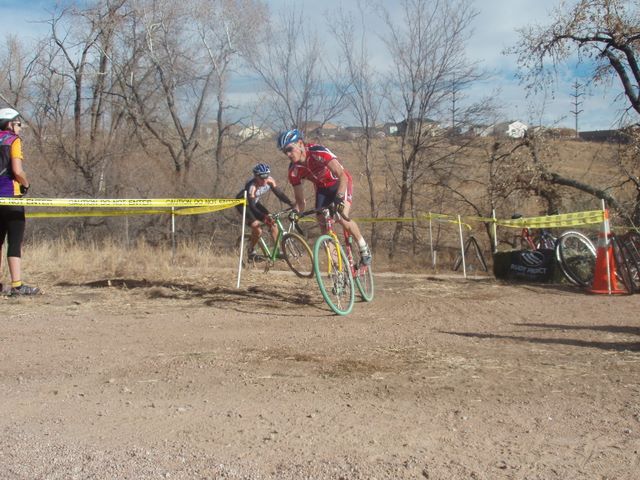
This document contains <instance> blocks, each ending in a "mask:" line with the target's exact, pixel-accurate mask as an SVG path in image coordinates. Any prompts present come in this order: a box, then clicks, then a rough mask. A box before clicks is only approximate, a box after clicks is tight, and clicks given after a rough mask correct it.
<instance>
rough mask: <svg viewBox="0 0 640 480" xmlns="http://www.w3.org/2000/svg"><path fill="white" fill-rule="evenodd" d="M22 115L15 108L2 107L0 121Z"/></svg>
mask: <svg viewBox="0 0 640 480" xmlns="http://www.w3.org/2000/svg"><path fill="white" fill-rule="evenodd" d="M19 116H20V113H19V112H18V111H16V110H14V109H13V108H0V121H2V120H13V119H14V118H17V117H19Z"/></svg>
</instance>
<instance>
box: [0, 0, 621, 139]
mask: <svg viewBox="0 0 640 480" xmlns="http://www.w3.org/2000/svg"><path fill="white" fill-rule="evenodd" d="M55 3H56V2H55V1H52V0H0V8H1V9H2V12H3V14H2V15H1V16H0V28H2V32H3V33H5V34H8V33H13V34H17V35H19V36H21V37H32V36H35V35H36V34H37V33H38V30H39V29H42V28H43V27H42V24H39V23H37V22H38V20H43V19H45V18H47V11H49V10H51V9H52V8H53V7H54V5H55ZM267 3H268V4H270V6H271V8H272V10H273V11H278V10H279V9H281V8H282V6H283V5H291V0H267ZM381 3H383V4H384V5H385V6H387V8H392V7H393V6H395V5H397V1H396V0H381ZM559 3H560V0H476V3H475V8H476V9H477V10H478V11H479V15H478V16H477V17H476V19H475V22H474V25H473V28H474V34H473V38H472V41H471V43H470V45H469V48H468V56H469V58H470V59H472V60H478V61H481V65H482V66H483V67H484V68H485V69H487V70H489V71H491V72H493V73H494V76H493V77H492V78H491V80H490V81H489V82H486V83H485V84H483V85H478V86H477V87H475V89H472V90H470V91H469V92H468V95H469V96H471V97H474V96H477V97H478V98H479V97H480V96H482V95H484V94H486V93H487V92H488V91H494V90H496V91H499V95H500V99H501V102H500V103H501V105H502V108H503V111H502V113H503V116H504V118H505V119H514V120H515V119H519V120H522V121H524V122H525V123H529V124H544V125H548V126H566V127H573V126H574V116H573V115H572V114H571V113H570V112H571V110H572V109H573V106H572V101H573V98H572V97H571V95H570V94H571V93H572V91H573V90H572V88H571V85H572V84H573V82H574V81H575V80H576V75H577V73H578V72H577V71H575V70H573V68H572V67H573V66H572V65H568V66H567V68H566V69H565V70H564V71H562V72H561V75H560V77H559V79H558V84H557V86H556V88H555V93H554V96H553V97H552V96H550V95H547V97H542V96H538V97H535V98H533V97H527V94H526V91H525V89H524V88H523V87H522V86H521V85H519V83H518V81H517V80H516V79H515V76H514V74H515V67H516V66H515V58H513V57H507V56H505V55H503V53H502V52H503V51H504V49H505V48H506V47H509V46H512V45H514V44H515V43H516V42H517V41H518V35H517V33H516V29H517V28H519V27H522V26H525V25H528V24H531V23H545V21H546V19H548V18H549V12H550V11H551V10H552V9H553V8H554V7H555V6H557V5H558V4H559ZM354 4H355V0H323V1H322V2H318V1H317V0H296V1H295V2H294V5H296V8H304V9H305V14H306V15H307V16H308V17H309V18H320V19H322V21H326V19H327V17H326V16H325V15H324V14H325V12H327V11H330V10H331V9H334V8H336V7H338V6H340V5H343V7H344V8H345V9H350V8H353V7H354ZM307 12H308V13H307ZM619 92H620V89H619V86H618V85H617V84H615V83H614V84H612V85H611V86H609V88H604V87H603V88H599V89H598V90H589V91H587V92H585V95H583V96H582V97H581V98H580V99H581V101H582V105H581V107H580V108H581V109H582V110H583V111H584V112H583V113H582V114H581V116H580V124H579V128H580V130H597V129H608V128H613V127H615V122H616V119H617V118H618V116H619V114H620V112H621V111H622V109H623V108H624V102H620V101H618V102H616V101H615V99H614V97H615V95H617V94H618V93H619Z"/></svg>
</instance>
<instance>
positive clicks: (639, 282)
mask: <svg viewBox="0 0 640 480" xmlns="http://www.w3.org/2000/svg"><path fill="white" fill-rule="evenodd" d="M611 241H612V243H613V256H614V259H615V262H616V274H617V275H618V278H619V280H620V281H621V282H622V284H623V285H624V287H625V289H626V290H627V292H629V293H640V234H638V232H636V231H635V230H631V231H628V232H626V233H623V234H621V235H617V234H616V233H615V232H611Z"/></svg>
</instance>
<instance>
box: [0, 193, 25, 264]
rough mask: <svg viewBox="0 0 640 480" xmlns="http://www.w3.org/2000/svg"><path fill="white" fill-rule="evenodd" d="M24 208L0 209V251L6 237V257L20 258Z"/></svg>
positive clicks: (8, 207)
mask: <svg viewBox="0 0 640 480" xmlns="http://www.w3.org/2000/svg"><path fill="white" fill-rule="evenodd" d="M24 226H25V220H24V207H18V206H13V205H11V206H3V207H0V249H1V248H2V244H3V242H4V237H5V236H6V237H7V257H21V256H22V239H23V238H24Z"/></svg>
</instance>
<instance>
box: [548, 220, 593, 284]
mask: <svg viewBox="0 0 640 480" xmlns="http://www.w3.org/2000/svg"><path fill="white" fill-rule="evenodd" d="M555 253H556V260H557V263H558V265H559V266H560V270H562V273H563V274H564V276H565V277H566V279H567V280H569V281H570V282H571V283H573V284H574V285H578V286H580V287H588V286H589V285H591V282H592V281H593V274H594V271H595V268H596V249H595V247H594V246H593V243H591V240H589V238H588V237H587V236H586V235H583V234H582V233H580V232H573V231H569V232H564V233H563V234H562V235H560V237H559V238H558V243H557V244H556V251H555Z"/></svg>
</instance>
